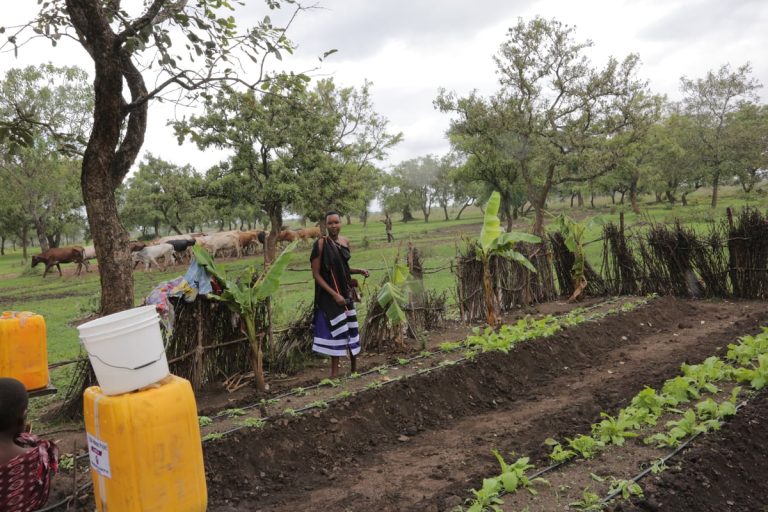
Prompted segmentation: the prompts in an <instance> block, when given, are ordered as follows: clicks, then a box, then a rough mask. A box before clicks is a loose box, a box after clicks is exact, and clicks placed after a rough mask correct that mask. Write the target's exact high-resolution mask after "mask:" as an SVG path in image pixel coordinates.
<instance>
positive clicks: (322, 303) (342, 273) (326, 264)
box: [309, 236, 352, 318]
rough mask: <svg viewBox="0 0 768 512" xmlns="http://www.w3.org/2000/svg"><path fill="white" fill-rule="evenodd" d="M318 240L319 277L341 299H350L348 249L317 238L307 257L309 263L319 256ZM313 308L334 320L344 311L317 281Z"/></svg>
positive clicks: (350, 278)
mask: <svg viewBox="0 0 768 512" xmlns="http://www.w3.org/2000/svg"><path fill="white" fill-rule="evenodd" d="M320 240H322V241H323V253H322V255H321V261H320V276H322V278H323V279H324V280H325V282H326V283H328V285H329V286H330V287H331V288H332V289H334V290H336V291H337V292H338V293H339V294H340V295H341V296H342V297H344V298H345V299H346V298H349V297H351V293H350V283H351V281H352V276H351V274H350V273H349V258H350V257H351V252H350V250H349V247H345V246H343V245H341V244H339V243H337V242H335V241H333V240H331V238H330V237H327V236H326V237H323V238H319V239H317V240H315V243H314V244H313V245H312V253H311V254H310V255H309V261H310V262H311V261H312V260H314V259H315V258H317V257H318V255H320ZM334 278H335V279H334ZM315 307H316V308H320V309H322V310H323V312H325V314H326V316H327V317H328V318H335V317H336V316H338V315H339V314H341V312H343V311H344V307H343V306H339V305H338V304H336V301H335V300H334V299H333V297H332V296H331V295H329V294H328V292H326V291H325V290H324V289H323V288H322V287H321V286H320V285H319V284H318V283H317V281H315Z"/></svg>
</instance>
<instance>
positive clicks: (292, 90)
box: [174, 76, 316, 262]
mask: <svg viewBox="0 0 768 512" xmlns="http://www.w3.org/2000/svg"><path fill="white" fill-rule="evenodd" d="M306 98H307V90H306V81H305V80H303V79H302V78H300V77H296V76H285V77H277V78H275V79H273V80H271V81H270V82H269V84H268V88H267V89H266V91H265V92H264V93H256V92H254V91H250V90H249V91H243V92H241V91H237V90H234V89H226V90H222V91H220V92H219V93H218V94H217V95H216V96H215V97H213V98H209V99H207V100H206V102H205V113H204V114H203V115H200V116H192V117H191V118H190V119H189V120H184V121H179V122H175V123H174V128H175V130H176V133H177V135H178V137H179V141H180V142H181V141H183V140H184V139H185V138H187V137H189V138H190V139H191V140H192V141H193V142H195V143H196V144H197V145H198V147H200V148H209V147H216V148H221V149H227V150H230V151H231V152H233V156H232V157H231V158H230V160H229V162H228V163H227V164H226V165H223V166H221V167H220V170H221V171H222V172H225V173H227V174H233V175H236V176H244V177H246V178H247V179H248V181H250V183H251V184H252V186H253V188H252V189H251V190H252V191H253V192H254V194H255V195H254V196H253V198H252V201H253V202H254V203H255V204H258V205H259V206H260V207H261V208H262V209H263V210H264V212H265V213H266V214H267V216H268V217H269V220H270V224H271V230H270V233H269V236H268V238H267V247H266V250H265V252H264V257H265V260H266V261H268V262H270V261H273V260H274V258H275V248H276V244H277V235H278V233H279V232H280V230H281V229H282V226H283V212H284V210H285V209H286V208H287V206H288V205H289V204H290V202H291V201H292V200H293V199H294V198H295V197H297V196H298V194H299V186H298V184H297V182H296V176H295V173H294V166H293V165H291V163H292V159H293V156H294V155H296V154H297V153H298V151H297V148H299V147H301V146H302V145H303V144H304V142H305V141H306V140H308V139H311V138H312V130H311V129H310V130H307V126H308V125H309V126H311V128H312V129H314V128H315V126H316V125H315V124H314V123H313V122H312V120H313V119H314V118H313V117H312V116H309V115H308V111H307V109H306Z"/></svg>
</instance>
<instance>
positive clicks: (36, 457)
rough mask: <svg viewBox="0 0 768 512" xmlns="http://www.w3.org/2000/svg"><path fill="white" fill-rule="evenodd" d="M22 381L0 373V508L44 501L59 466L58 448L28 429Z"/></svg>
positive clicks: (23, 511) (19, 511)
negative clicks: (0, 375)
mask: <svg viewBox="0 0 768 512" xmlns="http://www.w3.org/2000/svg"><path fill="white" fill-rule="evenodd" d="M28 403H29V398H28V397H27V390H26V389H25V388H24V384H22V383H21V382H19V381H18V380H16V379H12V378H7V377H0V510H2V511H4V512H5V511H8V512H11V511H13V512H31V511H33V510H37V509H39V508H41V507H42V506H43V505H45V502H46V501H48V492H49V491H50V488H51V478H52V477H53V475H54V473H56V471H57V470H58V455H59V454H58V448H57V447H56V445H55V444H54V443H53V442H51V441H44V440H42V439H39V438H38V437H37V436H34V435H32V434H30V433H29V427H28V425H27V423H26V421H27V405H28Z"/></svg>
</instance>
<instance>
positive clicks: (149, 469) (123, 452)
mask: <svg viewBox="0 0 768 512" xmlns="http://www.w3.org/2000/svg"><path fill="white" fill-rule="evenodd" d="M83 399H84V400H83V402H84V405H83V407H84V412H85V430H86V434H87V437H88V455H89V458H90V462H91V478H92V479H93V491H94V498H95V500H96V508H97V509H98V510H99V511H100V512H153V511H157V512H161V511H162V512H165V511H174V512H192V511H201V512H202V511H205V509H206V506H207V503H208V494H207V489H206V485H205V468H204V466H203V447H202V443H201V439H200V427H199V425H198V420H197V405H196V404H195V395H194V393H193V392H192V386H191V385H190V383H189V381H187V380H185V379H182V378H181V377H177V376H175V375H170V376H168V377H166V378H164V379H163V380H161V381H160V382H158V383H156V384H153V385H151V386H148V387H146V388H144V389H141V390H139V391H135V392H132V393H125V394H122V395H112V396H110V395H105V394H104V393H102V392H101V388H99V387H98V386H92V387H89V388H88V389H86V390H85V393H84V395H83Z"/></svg>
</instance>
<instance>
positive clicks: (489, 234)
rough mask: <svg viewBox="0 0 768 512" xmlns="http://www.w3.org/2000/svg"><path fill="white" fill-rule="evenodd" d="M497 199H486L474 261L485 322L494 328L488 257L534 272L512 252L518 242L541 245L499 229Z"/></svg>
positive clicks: (525, 235)
mask: <svg viewBox="0 0 768 512" xmlns="http://www.w3.org/2000/svg"><path fill="white" fill-rule="evenodd" d="M500 203H501V195H500V194H499V193H498V192H497V191H494V192H493V193H492V194H491V197H490V198H489V199H488V204H487V205H486V207H485V213H484V217H483V228H482V230H481V231H480V240H479V241H478V242H479V251H478V259H479V260H480V262H481V263H482V265H483V296H484V297H485V311H486V322H487V323H488V325H490V326H493V327H495V326H496V324H497V322H498V321H497V318H496V294H495V293H494V292H493V284H492V281H491V257H492V256H497V255H498V256H502V257H504V258H506V259H508V260H510V261H514V262H517V263H519V264H521V265H522V266H523V267H525V268H527V269H528V270H530V271H531V272H536V268H535V267H534V266H533V265H532V264H531V262H530V261H528V258H526V257H525V256H524V255H523V254H522V253H520V252H518V251H516V250H515V249H514V245H515V244H516V243H518V242H528V243H532V244H536V243H539V242H541V238H539V237H538V236H536V235H532V234H529V233H521V232H517V231H510V232H505V231H504V230H503V229H502V228H501V222H500V221H499V205H500Z"/></svg>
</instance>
